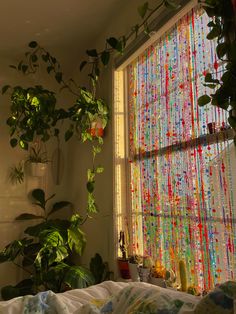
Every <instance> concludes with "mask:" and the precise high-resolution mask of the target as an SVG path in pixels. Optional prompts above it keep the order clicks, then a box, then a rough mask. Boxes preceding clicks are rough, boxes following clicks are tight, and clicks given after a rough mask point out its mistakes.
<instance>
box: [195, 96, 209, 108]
mask: <svg viewBox="0 0 236 314" xmlns="http://www.w3.org/2000/svg"><path fill="white" fill-rule="evenodd" d="M210 101H211V97H210V96H208V95H203V96H201V97H199V98H198V105H199V106H205V105H206V104H208V103H209V102H210Z"/></svg>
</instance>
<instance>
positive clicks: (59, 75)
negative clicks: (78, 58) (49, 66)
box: [55, 72, 62, 84]
mask: <svg viewBox="0 0 236 314" xmlns="http://www.w3.org/2000/svg"><path fill="white" fill-rule="evenodd" d="M55 79H56V81H57V82H58V83H59V84H60V83H61V81H62V72H57V73H56V74H55Z"/></svg>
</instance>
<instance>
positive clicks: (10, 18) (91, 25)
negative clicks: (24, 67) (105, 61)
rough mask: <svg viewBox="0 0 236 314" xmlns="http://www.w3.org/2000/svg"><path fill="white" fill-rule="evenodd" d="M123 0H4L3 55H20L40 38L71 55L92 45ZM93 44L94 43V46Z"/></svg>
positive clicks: (0, 9) (0, 8)
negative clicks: (33, 41) (29, 44)
mask: <svg viewBox="0 0 236 314" xmlns="http://www.w3.org/2000/svg"><path fill="white" fill-rule="evenodd" d="M125 3H126V1H123V0H99V1H98V0H87V1H86V0H38V1H36V0H7V1H0V38H1V45H0V57H1V58H3V57H7V58H8V59H16V60H17V59H18V60H19V58H21V57H22V53H23V52H25V51H26V49H27V44H28V43H29V42H30V41H31V40H36V41H37V42H39V43H40V44H41V45H42V46H44V47H46V49H48V50H49V51H51V52H52V54H54V53H56V56H57V57H58V52H59V55H60V58H63V59H67V60H68V59H69V60H71V57H72V58H73V56H75V55H76V54H78V53H79V51H80V52H81V51H83V50H85V49H86V48H89V46H87V45H90V47H91V46H92V44H91V43H93V41H95V39H96V38H97V37H98V35H99V34H100V33H101V32H102V30H103V29H104V27H105V26H106V25H107V24H108V23H109V20H110V17H111V16H112V15H113V14H114V12H117V10H121V9H122V6H124V4H125ZM91 48H93V47H91Z"/></svg>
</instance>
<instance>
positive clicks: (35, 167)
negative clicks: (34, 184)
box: [25, 143, 49, 177]
mask: <svg viewBox="0 0 236 314" xmlns="http://www.w3.org/2000/svg"><path fill="white" fill-rule="evenodd" d="M48 162H49V160H48V158H47V152H46V151H44V150H42V148H41V147H40V146H38V144H37V143H36V145H34V146H31V147H30V150H29V155H28V157H27V159H26V161H25V165H26V167H27V166H28V171H29V175H31V176H33V177H43V176H45V173H46V170H47V165H48Z"/></svg>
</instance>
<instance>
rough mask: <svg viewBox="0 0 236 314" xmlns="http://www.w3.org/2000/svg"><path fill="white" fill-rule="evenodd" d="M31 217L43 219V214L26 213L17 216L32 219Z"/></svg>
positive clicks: (20, 218)
mask: <svg viewBox="0 0 236 314" xmlns="http://www.w3.org/2000/svg"><path fill="white" fill-rule="evenodd" d="M30 219H43V216H37V215H33V214H28V213H24V214H21V215H19V216H17V217H16V218H15V220H30Z"/></svg>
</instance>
